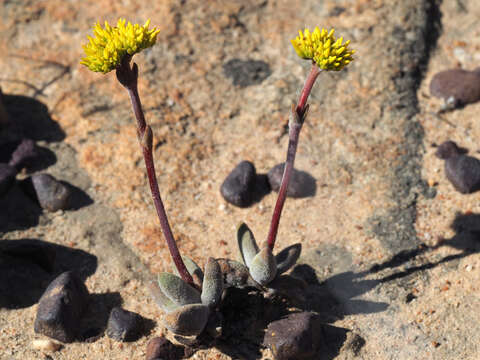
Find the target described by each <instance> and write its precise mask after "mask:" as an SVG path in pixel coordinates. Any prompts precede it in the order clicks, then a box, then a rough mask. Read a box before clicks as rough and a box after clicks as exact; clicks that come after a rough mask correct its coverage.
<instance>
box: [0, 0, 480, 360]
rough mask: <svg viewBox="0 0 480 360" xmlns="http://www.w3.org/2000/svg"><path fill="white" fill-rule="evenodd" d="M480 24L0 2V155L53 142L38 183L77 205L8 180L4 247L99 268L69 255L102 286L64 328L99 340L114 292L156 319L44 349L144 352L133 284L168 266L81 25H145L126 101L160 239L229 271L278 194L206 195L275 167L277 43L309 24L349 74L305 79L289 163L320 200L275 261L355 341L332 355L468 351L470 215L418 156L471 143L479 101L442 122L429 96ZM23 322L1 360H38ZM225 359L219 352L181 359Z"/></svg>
mask: <svg viewBox="0 0 480 360" xmlns="http://www.w3.org/2000/svg"><path fill="white" fill-rule="evenodd" d="M479 16H480V9H479V7H478V6H477V4H476V1H475V0H463V1H461V2H460V1H455V0H444V1H443V2H442V3H441V4H440V5H438V3H437V2H434V1H427V0H421V1H418V0H407V1H402V2H393V1H385V0H355V1H353V2H351V1H343V0H340V1H331V0H328V1H324V2H318V1H313V0H306V1H303V2H301V4H300V3H298V2H292V1H277V2H274V1H257V0H249V1H244V2H242V3H239V2H235V1H227V2H222V1H212V2H204V1H199V0H193V1H190V2H178V1H173V0H165V1H157V2H149V3H145V2H142V1H138V0H133V1H128V2H116V1H110V0H99V1H96V2H82V4H80V3H79V2H74V1H54V0H50V1H29V0H24V1H18V2H3V3H1V4H0V33H1V36H0V66H1V68H2V69H3V71H2V74H1V75H0V87H1V88H2V92H3V103H4V105H5V108H6V110H7V112H8V116H9V120H10V122H11V124H10V125H9V126H8V127H7V128H6V129H3V130H0V144H3V143H7V142H8V141H18V140H19V139H20V138H22V137H23V136H25V137H28V138H31V139H33V140H35V141H36V142H37V144H38V145H39V146H43V147H47V148H48V149H50V150H51V151H52V152H53V153H54V154H55V156H56V162H55V163H54V164H53V165H50V166H49V167H48V169H46V171H47V172H48V173H49V174H51V175H53V176H55V177H56V178H58V179H62V180H64V181H66V182H68V183H70V184H72V185H74V186H76V187H77V188H79V189H81V190H83V191H84V192H85V193H86V194H87V195H88V196H89V197H90V198H91V199H92V200H93V203H92V204H89V205H88V206H78V209H77V210H71V211H65V212H62V211H60V212H54V213H42V212H41V211H39V210H38V208H36V207H35V206H34V205H32V204H31V203H30V202H29V200H28V198H26V197H25V196H24V195H23V194H22V191H21V189H20V187H19V186H14V187H13V188H12V189H11V190H9V192H8V193H7V195H5V196H4V197H2V198H1V199H0V209H1V211H0V236H1V238H2V239H10V240H17V239H38V240H43V241H48V242H52V243H56V244H59V245H63V246H66V247H70V248H72V249H79V250H83V251H84V252H86V253H89V254H91V255H93V256H95V257H96V264H95V266H93V265H92V264H91V263H90V262H88V263H82V261H81V260H82V258H81V257H80V258H79V261H78V262H76V263H75V264H76V266H78V267H79V268H80V269H84V271H85V274H86V275H85V277H86V286H87V288H88V290H89V293H90V294H96V296H95V297H94V298H93V300H92V305H91V307H90V309H89V311H87V314H86V315H85V318H84V319H83V320H82V324H81V325H80V326H82V329H83V328H84V329H85V331H86V332H87V330H89V329H97V328H104V327H105V326H106V321H107V319H108V313H109V310H110V309H111V308H113V307H114V306H120V304H119V301H120V300H122V301H123V304H122V306H123V307H125V308H128V309H129V310H131V311H134V312H136V313H139V314H140V315H142V316H143V317H145V318H147V319H151V320H154V321H155V323H156V326H155V327H154V328H153V329H152V331H151V332H150V333H148V334H147V335H146V336H144V337H142V338H140V339H139V340H138V341H135V342H132V343H128V344H117V343H115V342H114V341H112V340H111V339H109V338H108V337H106V336H103V337H100V338H99V339H98V340H97V341H95V342H93V343H86V342H78V343H73V344H68V345H67V346H65V347H64V348H62V350H61V351H59V352H56V353H54V354H50V356H51V357H52V358H53V359H60V358H62V359H79V358H86V359H102V358H109V359H125V358H132V359H137V358H143V357H145V352H146V344H147V342H148V340H149V339H151V338H153V337H155V336H159V335H161V334H162V333H163V332H165V329H163V328H162V325H161V322H160V321H158V320H159V318H160V317H161V316H162V312H161V310H159V309H158V308H157V307H156V305H155V303H154V302H153V301H152V300H151V299H150V297H149V295H148V291H147V289H146V284H147V279H149V278H150V277H151V276H152V274H155V273H157V272H160V271H165V270H167V271H169V270H170V269H171V260H170V256H169V253H168V250H167V248H166V245H165V242H164V240H163V237H162V234H161V232H160V229H159V225H158V219H157V218H156V215H155V211H154V207H153V204H152V201H151V196H150V193H149V190H148V184H147V179H146V175H145V171H144V165H143V160H142V157H141V152H140V148H139V146H138V143H137V139H136V132H135V126H134V120H133V115H132V112H131V109H130V104H129V101H128V96H127V93H126V92H125V91H124V89H123V88H122V87H121V86H120V85H119V84H118V82H117V81H116V79H115V76H114V74H108V75H105V76H104V75H101V74H95V73H91V72H89V71H88V70H87V69H86V68H84V67H82V66H81V65H79V61H80V58H81V57H82V56H83V54H82V48H81V46H80V45H81V44H82V43H85V41H86V35H90V34H91V26H92V25H93V24H94V23H95V22H96V21H101V22H102V21H103V20H108V21H109V22H110V23H112V22H113V23H115V22H116V19H117V17H127V18H128V19H129V20H131V21H135V22H141V23H143V22H144V21H145V20H146V19H148V18H150V19H151V21H152V25H156V26H158V27H159V28H160V29H161V32H160V34H159V36H158V41H157V44H156V45H155V46H154V47H153V48H152V49H150V50H148V51H145V52H143V53H142V54H140V55H136V56H135V57H134V60H135V62H137V63H138V66H139V69H140V79H139V91H140V95H141V97H142V102H143V105H144V108H145V112H146V118H147V121H148V122H149V123H150V124H151V126H152V129H153V132H154V138H155V140H154V149H155V151H154V158H155V165H156V167H157V175H158V179H159V183H160V186H161V191H162V196H163V199H164V202H165V205H166V208H167V212H168V214H169V216H170V222H171V223H172V228H173V232H174V234H175V237H176V238H177V240H178V244H179V247H180V250H181V251H182V252H183V253H186V254H188V255H189V256H191V257H192V258H193V259H194V260H195V261H197V262H198V263H199V264H202V265H203V264H204V263H205V261H206V259H207V258H208V257H209V256H216V257H230V258H234V259H238V258H239V252H238V250H237V249H236V239H235V228H236V226H237V224H238V223H239V222H241V221H245V222H246V223H247V224H248V225H249V227H250V228H251V229H252V231H253V232H254V234H255V236H256V238H257V240H258V241H259V242H261V241H262V239H265V238H266V235H267V232H268V224H269V221H270V217H271V214H272V211H273V207H274V204H275V200H276V194H275V193H271V194H269V195H267V196H266V197H264V198H263V199H262V200H261V201H260V202H258V203H256V204H254V205H253V206H252V207H249V208H246V209H239V208H235V207H233V206H230V205H228V204H226V203H225V201H224V200H223V198H222V197H221V195H220V192H219V188H220V185H221V183H222V181H223V179H224V178H225V176H226V175H227V174H228V172H229V171H230V170H231V169H232V168H233V167H234V166H235V164H237V163H238V162H239V161H241V160H244V159H246V160H250V161H252V162H254V163H255V166H256V168H257V172H259V173H266V172H267V171H268V169H270V168H271V167H272V166H274V165H275V164H277V163H279V162H283V161H284V158H285V152H286V144H287V135H286V133H285V131H284V129H285V126H286V124H287V122H288V111H289V108H290V104H291V102H292V101H294V100H295V99H296V97H297V96H298V95H299V91H300V88H301V86H302V85H303V82H304V79H305V77H306V74H307V71H308V66H309V64H308V63H307V62H303V61H301V60H300V59H299V58H298V57H297V56H296V54H295V52H294V50H293V49H292V47H291V45H290V41H289V40H290V39H291V38H293V37H294V36H296V34H297V31H298V29H299V28H303V27H304V26H305V25H307V26H309V27H310V28H313V27H314V26H316V25H318V26H320V27H322V26H323V27H335V29H336V34H337V35H338V36H343V37H344V38H345V39H351V46H352V48H354V49H355V50H356V54H355V58H356V60H355V61H354V62H353V63H352V64H351V66H349V67H348V70H347V71H342V72H340V73H323V74H321V76H320V78H319V81H318V82H317V84H316V85H315V87H314V89H313V93H312V96H311V98H310V101H309V103H310V113H309V116H308V119H307V123H306V124H305V126H304V128H303V130H302V134H301V136H300V144H299V149H298V153H297V160H296V163H295V167H296V168H297V169H299V170H304V171H308V173H309V174H311V175H312V176H313V177H314V178H315V179H316V181H317V183H316V185H317V190H316V194H315V196H314V197H309V198H304V199H288V200H287V202H286V206H285V209H284V215H283V217H282V221H281V223H280V228H279V235H278V239H277V244H278V245H277V246H278V249H276V250H279V249H281V248H284V247H286V246H288V245H291V244H294V243H297V242H302V246H303V254H302V257H301V258H300V260H299V262H300V263H301V264H307V265H308V266H310V268H309V267H308V266H303V267H300V268H299V269H296V270H294V271H295V273H296V274H297V275H298V276H301V277H302V278H303V279H304V280H305V281H307V282H308V283H309V293H308V294H309V295H310V296H307V300H306V302H305V308H306V310H309V311H316V312H317V313H318V314H319V315H320V316H321V317H322V319H324V321H325V322H326V323H330V324H331V325H332V326H336V327H339V328H344V329H348V331H350V332H349V333H348V334H354V335H355V336H353V335H352V336H350V335H348V336H346V340H344V343H343V344H342V343H340V344H338V342H335V341H332V342H331V343H332V344H334V345H332V348H330V349H329V350H328V353H329V354H330V355H329V356H330V357H331V358H337V359H353V358H359V359H379V360H380V359H388V358H392V359H420V358H421V359H472V360H473V359H478V358H479V357H480V349H479V348H478V344H479V343H480V325H479V324H480V313H479V312H478V308H479V307H480V295H479V294H480V289H479V285H478V284H479V277H480V275H479V274H480V255H479V250H480V245H479V244H480V242H479V239H478V233H479V231H480V225H478V224H479V223H480V220H479V219H480V203H479V201H478V195H475V194H473V195H462V194H459V193H457V192H455V190H454V189H453V188H452V187H451V186H450V184H449V183H448V181H447V180H446V178H445V176H444V174H443V171H442V167H443V162H442V161H440V160H439V159H437V158H436V157H435V156H434V152H435V149H434V148H433V147H432V144H433V143H437V144H438V143H441V142H443V141H444V140H447V139H451V140H453V141H456V142H457V143H458V144H461V145H462V146H465V147H467V148H469V150H470V151H471V152H472V153H474V152H475V151H478V150H479V148H478V141H477V140H478V138H479V137H480V123H479V122H478V118H477V114H478V110H479V106H480V104H478V103H475V104H472V105H470V106H467V107H465V108H463V109H459V110H456V111H453V112H449V113H445V114H437V110H438V109H439V108H440V106H441V101H440V100H438V99H434V98H431V97H430V95H429V89H428V84H429V82H430V80H431V78H432V77H433V75H434V74H435V73H437V72H439V71H442V70H445V69H449V68H452V67H455V66H461V67H462V68H466V69H473V68H475V67H476V66H478V59H479V58H480V52H479V50H478V49H479V48H480V43H479V41H478V36H477V26H476V24H477V19H478V17H479ZM235 59H239V60H241V61H243V62H235V64H245V62H246V63H247V64H260V63H257V62H256V61H261V62H263V63H266V64H267V65H268V70H269V71H267V70H266V69H267V67H265V65H263V63H262V67H261V69H260V70H258V66H257V67H255V66H253V67H252V66H247V67H246V69H247V70H248V69H253V70H254V71H259V72H260V73H261V74H260V75H261V76H260V75H258V74H257V75H255V74H253V75H252V76H251V79H252V80H251V82H252V84H251V85H248V84H247V85H245V82H241V84H238V85H235V84H234V83H233V79H235V77H234V76H233V75H232V74H228V73H226V71H227V70H228V69H231V67H228V66H227V67H224V65H225V64H227V63H228V62H229V61H232V60H235ZM249 60H251V61H253V63H249V62H248V61H249ZM235 69H236V68H235ZM232 71H233V70H232ZM235 71H237V70H235ZM241 71H245V69H244V68H242V69H241ZM230 75H231V76H230ZM258 79H261V81H259V80H258ZM25 176H26V174H24V173H20V174H19V175H18V176H17V178H18V179H21V178H22V177H25ZM3 209H7V210H6V211H4V210H3ZM0 255H1V254H0ZM1 260H2V258H0V261H1ZM58 261H59V262H58V264H59V265H57V266H59V267H60V268H61V267H62V266H64V267H67V266H68V259H59V260H58ZM82 264H83V265H82ZM87 265H88V266H87ZM60 268H58V269H57V270H63V271H65V270H67V269H60ZM87 268H88V269H87ZM85 269H87V270H88V271H86V270H85ZM312 269H313V270H314V271H315V272H314V273H313V272H312ZM46 285H48V284H45V287H46ZM308 294H307V295H308ZM40 295H41V294H40ZM32 300H35V299H32ZM37 300H38V299H37ZM32 303H35V301H32ZM36 308H37V305H32V306H28V307H21V308H15V307H13V306H4V307H2V308H1V309H0V338H1V339H2V341H1V344H0V354H1V356H0V358H3V357H5V358H7V359H10V358H13V359H38V358H39V357H41V356H42V355H41V354H40V353H39V352H38V350H35V349H33V348H32V347H31V346H30V345H29V344H31V342H32V340H34V339H35V337H36V335H35V334H34V332H33V321H34V317H35V312H36ZM349 338H361V339H363V340H364V343H363V342H361V343H362V344H363V345H362V346H360V347H358V346H357V347H356V346H353V345H352V344H351V342H350V341H349V340H348V339H349ZM256 340H258V341H257V342H256V343H257V344H259V343H261V341H262V339H260V338H259V339H256ZM248 341H250V342H248ZM248 341H247V340H245V342H243V343H240V344H238V343H235V346H233V345H232V347H235V351H239V352H240V353H242V354H244V355H243V356H246V357H247V358H249V357H250V358H253V357H254V356H257V357H258V356H259V355H258V354H261V357H263V358H265V359H267V358H271V357H272V356H271V353H270V352H269V351H268V350H266V349H263V348H260V349H257V350H256V351H257V352H258V353H255V355H253V354H252V353H251V352H249V351H252V346H251V344H254V343H255V342H254V341H251V339H250V340H248ZM230 350H231V351H230ZM242 351H243V352H242ZM229 354H230V355H229ZM232 354H233V355H232ZM235 354H237V353H236V352H234V351H233V350H232V349H229V348H228V346H226V347H225V348H222V350H219V349H217V348H211V349H206V350H201V351H199V352H197V353H196V354H195V355H193V356H192V358H195V359H211V358H217V359H230V358H232V356H234V355H235ZM245 354H246V355H245Z"/></svg>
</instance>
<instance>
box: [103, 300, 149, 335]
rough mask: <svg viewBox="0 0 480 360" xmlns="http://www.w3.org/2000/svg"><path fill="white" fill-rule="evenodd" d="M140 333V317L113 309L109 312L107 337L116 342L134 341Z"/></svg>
mask: <svg viewBox="0 0 480 360" xmlns="http://www.w3.org/2000/svg"><path fill="white" fill-rule="evenodd" d="M141 332H142V317H141V316H140V315H138V314H136V313H134V312H131V311H128V310H125V309H122V308H121V307H114V308H113V309H112V311H111V312H110V317H109V318H108V325H107V331H106V333H107V336H108V337H110V338H112V339H114V340H117V341H135V340H137V339H138V338H139V337H140V335H141Z"/></svg>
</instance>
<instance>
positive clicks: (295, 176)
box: [268, 163, 316, 198]
mask: <svg viewBox="0 0 480 360" xmlns="http://www.w3.org/2000/svg"><path fill="white" fill-rule="evenodd" d="M284 168H285V163H281V164H277V165H275V166H274V167H273V168H272V169H270V171H269V172H268V181H269V183H270V187H271V188H272V190H273V191H277V192H278V191H279V190H280V185H281V184H282V177H283V169H284ZM315 191H316V183H315V179H314V178H313V177H312V176H311V175H310V174H308V173H306V172H305V171H299V170H296V169H293V172H292V176H291V177H290V183H289V184H288V190H287V196H288V197H292V198H303V197H308V196H313V195H315Z"/></svg>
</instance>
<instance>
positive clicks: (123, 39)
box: [80, 19, 160, 74]
mask: <svg viewBox="0 0 480 360" xmlns="http://www.w3.org/2000/svg"><path fill="white" fill-rule="evenodd" d="M125 22H126V20H125V19H119V20H118V22H117V26H116V27H111V26H110V25H109V24H108V22H106V21H105V28H102V27H101V26H100V23H97V24H96V25H95V27H94V28H93V34H94V35H95V36H94V37H91V36H88V40H89V41H90V42H89V43H88V44H86V45H83V50H84V51H85V54H86V56H85V57H84V58H83V59H82V61H81V62H80V64H83V65H85V66H86V67H88V68H89V69H90V70H92V71H96V72H102V73H104V74H106V73H108V72H109V71H112V70H113V69H115V68H116V67H117V66H119V65H120V63H121V61H122V59H123V57H124V56H125V55H127V54H128V55H134V54H136V53H139V52H140V51H142V50H143V49H146V48H149V47H151V46H153V45H154V44H155V41H156V40H157V34H158V33H159V32H160V30H157V29H156V28H153V29H151V30H149V29H148V27H149V25H150V20H147V22H146V23H145V24H144V25H143V26H141V25H138V24H135V25H133V24H132V23H130V21H129V22H128V24H127V25H125Z"/></svg>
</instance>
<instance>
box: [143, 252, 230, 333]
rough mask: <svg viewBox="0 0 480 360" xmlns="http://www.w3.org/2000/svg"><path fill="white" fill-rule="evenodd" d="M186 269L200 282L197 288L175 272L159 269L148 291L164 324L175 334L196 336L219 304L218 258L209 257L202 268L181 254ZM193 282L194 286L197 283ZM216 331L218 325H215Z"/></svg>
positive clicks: (220, 292) (220, 289)
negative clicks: (159, 310) (157, 307)
mask: <svg viewBox="0 0 480 360" xmlns="http://www.w3.org/2000/svg"><path fill="white" fill-rule="evenodd" d="M183 260H184V262H185V265H186V266H187V269H188V271H189V272H190V274H191V275H192V276H193V278H194V279H195V283H196V285H197V282H200V284H198V285H200V286H199V287H200V288H201V289H202V290H201V291H199V290H198V289H196V288H195V287H194V286H192V285H190V284H188V283H187V282H185V281H184V280H182V279H181V278H180V277H179V276H177V275H174V274H170V273H167V272H163V273H160V274H158V278H157V279H158V281H157V283H151V284H150V292H151V295H152V297H153V299H154V300H155V302H156V303H157V305H158V306H160V308H161V309H162V310H163V311H165V316H164V319H163V321H164V325H165V327H166V328H167V329H169V330H170V331H171V332H173V333H174V334H176V335H181V336H197V335H199V334H200V333H201V332H202V331H203V330H204V329H205V326H206V325H207V322H208V319H209V317H210V314H211V313H212V311H213V309H215V307H216V306H217V305H218V304H219V302H220V298H221V296H222V292H223V288H224V286H223V275H222V271H221V269H220V265H219V264H218V262H217V261H216V260H215V259H213V258H209V259H208V261H207V264H206V265H205V272H203V271H202V270H201V269H200V267H199V266H198V265H197V264H196V263H195V262H194V261H193V260H191V259H190V258H187V257H184V259H183ZM198 285H197V286H198ZM214 331H216V332H217V334H216V335H217V336H218V333H219V332H220V329H215V330H214Z"/></svg>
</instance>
